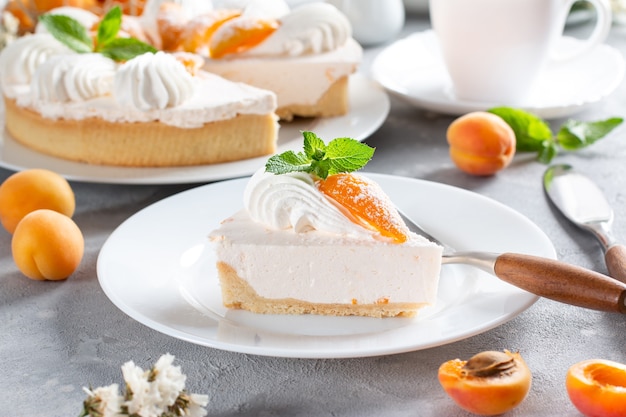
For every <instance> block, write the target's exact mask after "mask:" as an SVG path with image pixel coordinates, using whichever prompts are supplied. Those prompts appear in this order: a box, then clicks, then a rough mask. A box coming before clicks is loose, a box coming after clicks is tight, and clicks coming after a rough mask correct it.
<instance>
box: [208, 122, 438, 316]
mask: <svg viewBox="0 0 626 417" xmlns="http://www.w3.org/2000/svg"><path fill="white" fill-rule="evenodd" d="M307 136H308V137H309V139H307ZM312 141H313V142H314V143H315V145H312ZM350 141H351V140H350V139H336V140H334V141H332V142H330V143H329V145H328V148H326V146H325V145H324V144H323V142H320V141H318V140H317V138H316V137H315V136H314V135H313V134H311V133H310V132H307V133H305V149H307V148H308V149H309V150H310V152H308V151H307V154H309V155H314V154H315V155H317V156H316V159H317V161H321V162H319V163H318V162H315V161H314V162H313V163H310V159H308V158H306V157H305V155H304V154H294V153H287V154H283V155H279V156H275V157H272V158H271V159H270V160H269V162H268V165H267V167H266V169H269V170H270V171H272V172H267V171H266V170H261V171H259V172H257V173H256V174H255V175H254V176H253V177H252V178H251V179H250V181H249V182H248V184H247V186H246V189H245V193H244V208H243V209H242V210H241V211H239V212H237V213H235V214H234V215H233V216H231V217H229V218H227V219H225V220H224V221H223V222H222V223H221V225H220V226H219V228H217V229H216V230H214V231H213V232H212V233H211V234H210V238H211V240H212V241H213V242H214V245H215V248H216V254H217V271H218V276H219V280H220V285H221V291H222V299H223V303H224V305H225V306H226V307H229V308H235V309H245V310H249V311H252V312H256V313H270V314H323V315H333V316H346V315H357V316H369V317H397V316H401V317H410V316H413V315H415V314H416V312H417V311H418V310H419V309H420V308H421V307H423V306H426V305H430V304H433V303H434V302H435V299H436V294H437V285H438V280H439V273H440V268H441V254H442V248H441V247H440V246H438V245H436V244H434V243H432V242H430V241H428V240H426V239H425V238H423V237H421V236H418V235H416V234H414V233H412V232H410V231H409V230H408V228H407V227H406V225H405V224H404V222H403V220H402V218H401V217H400V216H399V215H398V213H397V210H396V209H395V207H394V206H393V204H392V202H391V201H389V197H388V196H387V195H386V194H385V193H384V192H383V190H382V189H381V188H380V186H378V185H377V184H376V183H374V182H373V181H372V180H370V179H368V178H367V177H365V176H362V175H358V174H355V173H345V172H341V171H342V169H339V170H338V171H339V172H335V171H337V169H336V168H337V164H339V165H341V164H342V162H341V161H338V160H335V161H334V162H329V161H331V160H333V158H334V157H333V155H338V152H335V150H336V149H339V153H341V152H343V151H344V150H346V149H348V148H352V147H353V145H352V144H351V142H350ZM354 142H356V141H354ZM356 144H358V145H362V146H366V145H363V144H360V143H358V142H356ZM320 152H321V153H320ZM324 153H325V154H326V156H327V158H325V159H319V156H320V155H322V154H324ZM357 154H358V152H357V153H352V154H350V155H349V158H347V159H350V162H349V167H347V168H346V167H345V165H344V168H346V170H350V169H354V167H355V166H354V165H353V163H354V161H355V155H357ZM356 159H358V158H356ZM324 161H326V162H324ZM305 162H306V163H305ZM307 164H309V165H310V166H312V167H313V168H312V169H311V170H308V171H310V172H289V171H290V169H291V168H295V167H296V166H298V167H299V168H295V169H301V170H302V169H303V168H302V167H303V166H305V165H307ZM329 164H330V166H334V168H330V169H329V168H328V166H329ZM326 174H328V175H327V176H326ZM320 175H321V176H320Z"/></svg>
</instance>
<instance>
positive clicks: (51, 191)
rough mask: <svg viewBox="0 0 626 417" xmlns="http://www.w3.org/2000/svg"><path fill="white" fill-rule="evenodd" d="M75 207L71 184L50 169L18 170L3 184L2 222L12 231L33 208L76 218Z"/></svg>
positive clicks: (0, 205)
mask: <svg viewBox="0 0 626 417" xmlns="http://www.w3.org/2000/svg"><path fill="white" fill-rule="evenodd" d="M75 208H76V200H75V198H74V191H72V187H71V186H70V184H69V183H68V182H67V180H66V179H65V178H63V177H62V176H60V175H59V174H57V173H56V172H53V171H49V170H47V169H28V170H25V171H20V172H16V173H15V174H13V175H11V176H10V177H9V178H7V179H6V180H5V181H4V182H3V183H2V185H0V222H2V226H4V228H5V229H6V230H7V231H8V232H9V233H13V232H14V230H15V228H16V226H17V224H18V223H19V222H20V220H22V218H23V217H24V216H26V215H27V214H28V213H30V212H31V211H35V210H38V209H50V210H54V211H58V212H59V213H62V214H65V215H66V216H68V217H72V215H73V214H74V210H75Z"/></svg>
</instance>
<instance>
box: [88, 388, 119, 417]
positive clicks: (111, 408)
mask: <svg viewBox="0 0 626 417" xmlns="http://www.w3.org/2000/svg"><path fill="white" fill-rule="evenodd" d="M83 390H84V391H85V392H86V393H87V396H88V397H87V399H86V400H85V411H86V412H88V413H89V414H87V415H98V416H101V417H121V414H120V412H121V406H122V396H121V395H120V394H119V387H118V385H117V384H112V385H109V386H107V387H98V388H96V389H94V390H90V389H87V388H83Z"/></svg>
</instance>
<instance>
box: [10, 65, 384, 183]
mask: <svg viewBox="0 0 626 417" xmlns="http://www.w3.org/2000/svg"><path fill="white" fill-rule="evenodd" d="M349 97H350V112H349V113H348V114H347V115H345V116H339V117H328V118H316V119H298V120H294V121H293V122H288V123H287V122H284V123H281V127H280V130H279V133H278V147H277V148H278V149H277V152H279V153H280V152H284V151H286V150H297V151H300V150H302V134H301V133H300V132H301V131H303V130H310V131H314V132H315V133H316V134H317V135H318V136H320V137H322V138H324V139H325V140H326V141H328V140H330V139H333V138H335V137H336V136H342V137H346V136H347V137H352V138H354V139H358V140H364V139H366V138H367V137H368V136H369V135H371V134H372V133H374V132H375V131H376V129H378V128H379V127H380V125H382V124H383V122H384V121H385V119H386V118H387V115H388V114H389V97H387V94H386V93H385V91H384V90H383V89H382V88H381V87H380V86H379V85H378V84H377V83H376V82H374V81H372V80H369V79H368V78H366V77H365V76H363V75H361V74H355V75H353V76H351V77H350V86H349ZM0 128H2V132H3V134H2V135H0V167H2V168H7V169H10V170H14V171H19V170H22V169H28V168H47V169H50V170H52V171H55V172H57V173H59V174H61V175H63V176H64V177H66V178H67V179H70V180H75V181H84V182H96V183H111V184H112V183H117V184H184V183H199V182H208V181H217V180H223V179H229V178H237V177H243V176H246V175H251V174H252V173H254V172H255V171H256V170H257V169H258V168H260V167H261V166H263V164H265V161H266V160H267V157H260V158H252V159H246V160H243V161H237V162H229V163H223V164H213V165H198V166H190V167H171V168H126V167H114V166H102V165H90V164H83V163H79V162H72V161H67V160H63V159H60V158H55V157H52V156H48V155H44V154H42V153H39V152H35V151H33V150H31V149H29V148H27V147H25V146H23V145H21V144H19V143H17V142H16V141H15V140H13V139H12V138H11V137H10V136H9V134H8V133H7V132H6V130H5V129H4V128H3V127H2V126H0Z"/></svg>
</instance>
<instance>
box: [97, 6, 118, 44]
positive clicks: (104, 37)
mask: <svg viewBox="0 0 626 417" xmlns="http://www.w3.org/2000/svg"><path fill="white" fill-rule="evenodd" d="M121 27H122V9H121V8H120V7H119V6H115V7H113V8H112V9H111V10H109V11H108V12H107V14H105V15H104V17H103V18H102V20H101V21H100V24H99V25H98V37H97V39H98V42H97V43H98V49H101V48H102V47H104V46H105V45H107V44H108V43H109V42H111V41H112V40H113V39H115V38H116V37H117V34H118V33H119V31H120V28H121Z"/></svg>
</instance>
